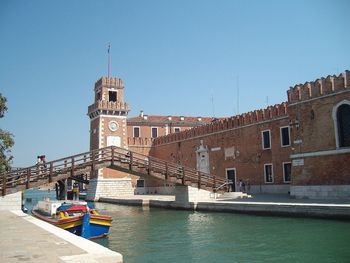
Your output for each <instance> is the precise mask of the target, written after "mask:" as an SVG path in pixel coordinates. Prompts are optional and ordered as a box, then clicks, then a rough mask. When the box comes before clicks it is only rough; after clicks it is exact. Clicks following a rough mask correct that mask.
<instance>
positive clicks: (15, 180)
mask: <svg viewBox="0 0 350 263" xmlns="http://www.w3.org/2000/svg"><path fill="white" fill-rule="evenodd" d="M105 162H108V163H109V162H110V165H112V166H113V165H119V166H126V169H128V170H129V171H130V172H132V171H133V169H135V168H136V167H138V168H140V167H141V168H142V169H143V170H144V171H146V172H145V173H146V174H148V175H151V176H152V175H154V173H158V174H162V175H164V178H165V180H167V179H168V178H170V177H176V179H178V180H181V182H182V184H185V182H186V181H187V182H190V183H193V184H198V188H201V185H202V184H203V185H206V186H208V187H212V188H213V189H214V190H215V189H217V187H218V186H220V185H222V184H223V183H225V181H226V180H224V179H222V178H216V177H215V175H211V174H208V173H203V172H199V171H197V170H195V169H193V168H190V167H186V166H183V165H179V164H175V163H172V162H167V161H164V160H161V159H158V158H155V157H152V156H147V155H143V154H140V153H136V152H131V151H129V150H127V149H124V148H120V147H116V146H109V147H105V148H100V149H96V150H92V151H90V152H84V153H81V154H76V155H72V156H69V157H65V158H61V159H57V160H54V161H50V162H47V163H40V164H36V165H33V166H30V167H27V168H22V169H18V170H14V171H9V172H6V173H3V174H1V182H0V190H1V192H2V195H5V194H6V189H9V188H15V187H17V186H21V185H22V186H25V188H30V185H31V184H32V183H33V182H37V181H41V180H43V181H45V182H53V181H56V180H55V178H56V177H57V176H58V175H64V174H66V175H67V176H66V178H68V177H69V176H72V175H74V171H77V170H78V169H84V168H86V167H88V166H90V167H91V170H95V169H96V168H95V166H96V165H98V164H101V163H105ZM146 174H145V175H146Z"/></svg>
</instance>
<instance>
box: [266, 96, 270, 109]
mask: <svg viewBox="0 0 350 263" xmlns="http://www.w3.org/2000/svg"><path fill="white" fill-rule="evenodd" d="M268 106H269V96H266V107H268Z"/></svg>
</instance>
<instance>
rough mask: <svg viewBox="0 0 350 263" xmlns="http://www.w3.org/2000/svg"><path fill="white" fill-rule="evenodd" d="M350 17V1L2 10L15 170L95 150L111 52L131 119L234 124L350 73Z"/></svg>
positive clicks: (0, 31) (42, 5)
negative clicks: (92, 124) (313, 84)
mask: <svg viewBox="0 0 350 263" xmlns="http://www.w3.org/2000/svg"><path fill="white" fill-rule="evenodd" d="M349 10H350V1H347V0H344V1H340V0H332V1H331V0H329V1H322V0H317V1H312V0H310V1H305V0H302V1H298V0H292V1H262V0H256V1H252V0H245V1H243V0H242V1H234V0H220V1H217V0H173V1H170V0H169V1H164V0H158V1H156V0H148V1H142V0H139V1H136V0H131V1H116V0H115V1H107V0H106V1H85V0H84V1H83V0H81V1H79V0H75V1H70V0H69V1H68V0H67V1H48V0H42V1H40V0H36V1H34V0H33V1H20V0H1V1H0V43H1V48H0V92H1V93H2V94H3V95H5V96H6V97H7V99H8V108H9V110H8V113H7V114H6V116H5V118H3V119H1V120H0V127H1V128H3V129H6V130H9V131H11V132H12V133H13V134H14V136H15V142H16V144H15V146H14V147H13V150H12V154H13V155H14V157H15V159H14V166H27V165H32V164H34V163H35V161H36V156H37V155H39V154H46V156H47V160H52V159H56V158H60V157H64V156H68V155H72V154H75V153H80V152H83V151H87V150H88V149H89V119H88V117H87V115H86V113H87V107H88V105H90V104H91V103H92V102H93V96H94V94H93V87H94V83H95V81H96V80H97V79H99V78H100V77H101V76H106V75H107V45H108V43H109V42H110V43H111V60H112V65H111V75H112V76H115V77H120V78H122V79H123V80H124V82H125V93H126V101H127V102H128V103H129V104H130V106H131V108H132V111H131V112H130V116H135V115H138V114H139V111H140V110H141V109H142V110H144V111H145V114H149V115H151V114H153V115H187V116H210V117H211V116H213V115H214V116H216V117H222V116H232V115H235V114H237V113H238V112H239V113H242V112H248V111H251V110H255V109H259V108H264V107H266V105H267V104H271V105H273V104H276V103H281V102H283V101H286V100H287V97H286V91H287V89H288V88H289V87H290V86H294V85H296V84H299V83H304V82H306V81H310V80H315V79H317V78H320V77H325V76H327V75H332V74H339V73H341V72H343V71H344V70H345V69H350V16H349ZM238 87H239V88H238ZM238 91H239V92H238ZM238 94H239V96H237V95H238ZM237 97H238V99H237ZM238 101H239V106H238V105H237V102H238Z"/></svg>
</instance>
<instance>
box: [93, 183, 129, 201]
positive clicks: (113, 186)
mask: <svg viewBox="0 0 350 263" xmlns="http://www.w3.org/2000/svg"><path fill="white" fill-rule="evenodd" d="M132 195H134V189H133V188H132V185H131V178H108V179H105V178H96V179H90V182H89V188H88V191H87V195H86V200H87V201H98V200H99V199H100V198H101V197H103V198H119V197H123V196H132Z"/></svg>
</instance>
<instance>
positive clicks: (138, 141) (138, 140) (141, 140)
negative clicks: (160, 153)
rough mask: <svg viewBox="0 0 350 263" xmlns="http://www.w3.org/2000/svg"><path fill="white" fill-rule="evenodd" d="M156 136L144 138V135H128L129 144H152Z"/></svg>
mask: <svg viewBox="0 0 350 263" xmlns="http://www.w3.org/2000/svg"><path fill="white" fill-rule="evenodd" d="M153 141H154V138H142V137H138V138H135V137H128V145H129V146H149V147H151V146H152V143H153Z"/></svg>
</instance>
